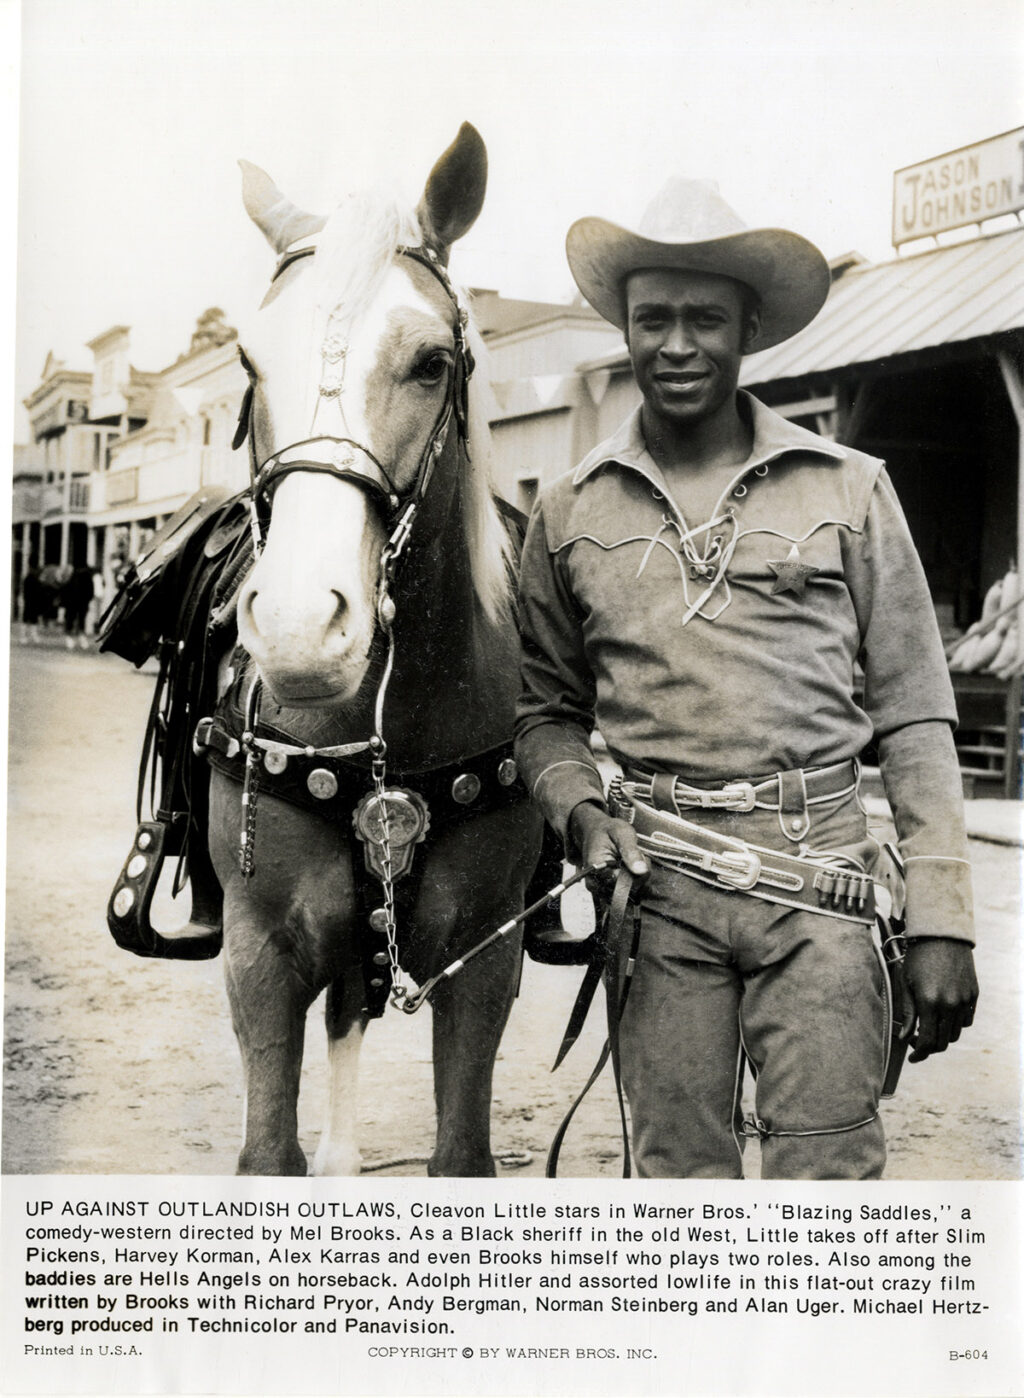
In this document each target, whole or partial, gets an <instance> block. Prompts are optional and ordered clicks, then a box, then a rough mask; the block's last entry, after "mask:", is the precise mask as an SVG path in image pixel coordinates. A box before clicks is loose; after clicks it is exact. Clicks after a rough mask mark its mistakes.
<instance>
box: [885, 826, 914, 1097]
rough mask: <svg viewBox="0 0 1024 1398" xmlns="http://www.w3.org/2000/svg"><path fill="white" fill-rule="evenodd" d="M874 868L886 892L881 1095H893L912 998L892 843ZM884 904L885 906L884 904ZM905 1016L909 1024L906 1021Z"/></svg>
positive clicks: (900, 864)
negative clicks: (885, 1017)
mask: <svg viewBox="0 0 1024 1398" xmlns="http://www.w3.org/2000/svg"><path fill="white" fill-rule="evenodd" d="M882 849H883V853H882V857H881V859H880V860H879V865H878V868H877V869H876V870H875V880H876V883H877V884H879V885H880V886H881V888H882V889H883V890H885V892H887V893H888V899H886V898H884V897H880V898H879V899H878V903H877V913H876V924H877V927H878V936H879V941H880V944H881V954H882V964H883V967H884V969H885V975H886V978H887V981H888V984H887V986H886V992H887V999H888V1010H889V1035H888V1038H889V1042H888V1045H887V1053H886V1067H885V1077H884V1079H883V1082H882V1096H883V1097H893V1096H895V1094H896V1088H897V1086H898V1084H899V1080H900V1074H901V1073H902V1071H903V1063H904V1060H905V1059H906V1056H907V1048H908V1046H909V1043H910V1031H911V1030H912V1029H913V1018H914V1014H913V1003H914V1002H913V999H912V998H911V995H910V992H909V990H908V989H907V981H906V970H905V967H906V952H907V942H906V935H905V934H906V929H907V920H906V917H905V916H904V908H905V890H904V881H903V861H902V860H901V859H900V856H899V853H898V851H897V850H896V848H895V846H893V845H891V844H889V843H886V844H885V845H883V847H882ZM887 903H888V908H887V907H886V904H887ZM908 1018H909V1021H910V1022H909V1023H908V1022H907V1021H908Z"/></svg>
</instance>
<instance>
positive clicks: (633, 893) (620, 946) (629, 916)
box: [544, 868, 640, 1179]
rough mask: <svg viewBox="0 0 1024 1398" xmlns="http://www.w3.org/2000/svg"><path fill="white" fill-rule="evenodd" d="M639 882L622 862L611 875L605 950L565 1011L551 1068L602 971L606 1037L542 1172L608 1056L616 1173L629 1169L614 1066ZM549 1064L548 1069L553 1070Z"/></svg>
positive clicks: (552, 1173)
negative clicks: (617, 1135) (618, 1152)
mask: <svg viewBox="0 0 1024 1398" xmlns="http://www.w3.org/2000/svg"><path fill="white" fill-rule="evenodd" d="M639 895H640V884H639V882H638V880H637V879H636V878H634V876H633V875H632V874H631V873H630V872H629V870H628V869H626V868H620V869H619V870H618V875H617V877H616V880H615V888H614V890H613V892H612V896H611V901H610V902H609V904H608V911H607V914H606V918H607V921H606V932H605V939H604V940H605V951H604V955H603V956H602V955H601V954H600V953H598V954H597V955H595V957H594V959H593V960H592V961H591V962H590V964H589V965H588V967H587V970H586V974H585V975H584V977H583V980H582V982H581V983H580V989H579V993H578V995H577V997H576V1003H575V1005H574V1006H573V1009H572V1013H571V1014H570V1016H569V1024H568V1026H567V1027H566V1031H565V1034H564V1036H563V1039H562V1043H561V1046H560V1048H559V1050H558V1057H557V1058H556V1060H555V1064H554V1068H557V1067H558V1065H559V1064H560V1063H561V1061H562V1059H563V1058H564V1057H565V1055H566V1054H567V1053H568V1052H569V1049H570V1048H571V1047H572V1045H573V1044H574V1043H575V1041H576V1039H577V1037H578V1036H579V1033H580V1030H581V1029H582V1028H583V1021H584V1020H585V1019H586V1016H587V1010H588V1009H589V1008H590V1002H591V1000H592V998H593V995H594V991H595V990H596V989H597V981H598V979H599V978H600V975H601V973H602V971H603V973H604V982H605V991H606V993H607V999H608V1037H607V1039H606V1040H605V1041H604V1047H603V1048H602V1049H601V1052H600V1054H599V1055H598V1059H597V1062H596V1063H595V1065H594V1068H593V1071H592V1072H591V1074H590V1077H589V1078H588V1079H587V1081H586V1082H585V1083H584V1084H583V1087H582V1089H581V1091H580V1093H579V1095H578V1096H577V1098H576V1100H575V1101H574V1102H573V1104H572V1106H571V1107H570V1108H569V1110H568V1112H566V1114H565V1117H564V1118H563V1120H562V1124H561V1125H560V1126H559V1128H558V1130H557V1131H556V1132H555V1135H554V1139H553V1140H552V1142H551V1146H550V1149H549V1150H548V1158H547V1164H546V1166H545V1169H544V1174H545V1177H546V1178H547V1179H554V1178H555V1177H556V1176H557V1174H558V1157H559V1155H560V1154H561V1150H562V1142H563V1141H564V1140H565V1135H566V1132H567V1131H568V1130H569V1126H570V1124H571V1122H572V1119H573V1117H574V1116H575V1115H576V1110H577V1108H578V1107H579V1105H580V1103H581V1102H582V1101H583V1099H584V1097H586V1095H587V1093H588V1092H589V1091H590V1089H591V1088H592V1087H593V1086H594V1084H595V1083H596V1082H597V1080H598V1078H599V1077H600V1076H601V1074H602V1072H603V1071H604V1065H605V1064H606V1063H607V1062H608V1059H609V1058H611V1060H612V1071H613V1073H614V1075H615V1095H616V1098H617V1100H618V1104H619V1123H620V1126H621V1130H622V1178H623V1179H629V1177H630V1174H631V1172H632V1170H631V1161H630V1150H629V1128H628V1126H627V1125H626V1104H625V1098H624V1096H623V1091H622V1078H621V1073H620V1066H619V1025H620V1024H621V1022H622V1016H623V1014H624V1013H625V1010H626V1000H627V999H628V997H629V988H630V986H631V985H632V982H633V969H634V966H635V964H636V954H637V948H638V947H639V944H640V903H639ZM554 1068H552V1072H554Z"/></svg>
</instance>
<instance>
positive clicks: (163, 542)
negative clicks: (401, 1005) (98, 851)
mask: <svg viewBox="0 0 1024 1398" xmlns="http://www.w3.org/2000/svg"><path fill="white" fill-rule="evenodd" d="M505 508H506V510H509V511H510V510H511V507H508V506H506V507H505ZM503 513H504V511H503ZM517 522H518V521H511V522H510V527H511V526H512V525H514V524H515V523H517ZM252 561H253V550H252V540H251V534H250V530H249V509H248V495H247V493H246V492H242V493H240V494H237V495H228V493H227V492H226V491H224V490H220V489H216V488H210V489H206V490H202V491H199V492H198V493H197V494H196V495H194V496H193V497H192V498H191V499H190V500H189V501H187V502H186V504H185V505H184V506H183V507H182V508H181V510H179V511H178V513H177V514H176V515H174V516H172V518H171V519H170V520H168V522H167V523H166V524H165V525H164V527H163V528H162V529H161V530H160V531H159V532H158V533H157V534H155V535H154V536H153V537H152V538H151V539H150V540H149V542H148V544H147V545H146V548H145V550H144V551H143V553H142V554H141V555H140V556H139V557H138V558H137V559H136V560H135V561H134V562H133V563H132V564H131V566H130V567H129V568H128V569H127V570H126V571H125V573H124V575H123V577H122V579H121V584H120V590H119V592H118V595H117V596H116V598H115V599H114V601H113V603H112V604H111V606H110V607H109V608H108V610H107V612H106V613H105V614H104V616H103V617H102V618H101V621H100V631H99V649H100V650H104V651H112V652H113V653H114V654H116V655H120V656H122V657H123V658H124V659H127V660H130V661H131V662H132V663H133V664H134V665H135V666H136V667H137V668H138V667H140V666H141V665H143V664H144V663H145V662H146V661H148V660H150V659H152V658H153V657H154V656H156V657H157V658H158V664H159V669H158V676H157V681H156V685H155V689H154V694H153V701H152V704H151V706H150V712H149V718H148V721H147V725H146V733H145V738H144V740H143V746H142V755H141V759H140V764H139V780H138V790H137V794H136V819H137V821H138V822H139V823H138V828H137V830H136V833H135V838H134V840H133V841H132V846H131V849H130V851H129V853H128V856H127V858H126V859H125V862H124V865H123V866H122V869H121V872H120V874H119V876H118V879H117V882H116V883H115V885H114V889H113V892H112V893H111V896H110V900H109V903H108V906H107V923H108V926H109V928H110V931H111V934H112V935H113V937H114V940H115V942H117V944H118V946H120V947H122V948H124V949H125V950H126V951H131V952H134V953H135V954H136V955H138V956H145V957H164V958H169V959H178V960H190V961H192V960H202V959H207V958H209V957H213V956H216V955H217V954H218V952H219V951H220V947H221V942H222V920H223V919H222V906H223V895H222V891H221V888H220V884H219V882H218V880H217V877H216V874H215V873H214V870H213V867H212V864H211V862H210V858H209V853H208V850H207V834H208V824H209V780H208V776H209V766H210V765H212V766H215V767H216V768H217V769H218V770H219V771H221V772H222V773H224V775H226V776H228V777H230V778H232V779H234V780H236V781H239V782H241V781H242V779H243V768H244V761H243V759H242V758H241V754H240V744H239V738H240V736H241V731H242V727H243V726H244V725H243V721H242V711H241V702H240V697H239V684H238V681H237V680H236V681H235V682H234V683H233V684H232V685H229V688H228V690H227V692H226V693H225V694H224V695H223V696H222V697H221V698H220V699H219V700H218V695H217V670H218V662H219V660H220V659H221V658H222V657H224V656H226V655H227V654H228V652H229V651H230V650H231V649H232V647H234V646H235V613H236V604H237V596H238V593H239V590H240V588H241V585H242V583H243V581H244V579H245V577H246V575H247V573H248V571H249V569H250V567H251V565H252ZM244 658H245V657H244V652H242V651H237V652H236V654H235V655H234V656H233V657H232V661H233V663H232V670H233V672H234V674H235V675H236V676H240V675H241V674H242V672H243V662H244ZM261 731H262V730H261ZM268 731H270V730H268ZM278 736H281V737H284V736H286V735H278ZM311 765H312V764H310V763H309V762H307V761H304V760H303V759H302V758H301V757H300V758H297V759H293V760H290V761H289V762H287V763H286V764H283V765H281V766H279V767H278V768H277V770H276V771H275V770H270V769H269V768H268V769H266V770H264V771H263V772H261V777H260V782H261V787H262V788H263V789H264V790H265V791H267V793H268V794H269V795H273V796H275V797H277V798H278V799H280V800H284V801H286V802H289V803H291V804H295V805H299V806H302V807H303V808H304V809H307V810H310V811H314V812H315V813H316V814H317V815H319V816H321V817H322V818H325V819H328V820H331V821H333V822H335V823H339V824H349V825H350V824H351V823H352V822H353V819H355V820H356V821H357V826H356V833H357V835H358V833H359V825H358V817H359V813H360V809H361V807H362V806H364V805H365V802H366V798H367V796H368V793H370V792H371V791H372V782H371V781H370V775H369V769H368V767H367V766H366V765H365V764H361V763H358V762H345V761H337V760H335V761H332V760H330V759H324V758H318V759H317V760H316V763H315V771H312V770H307V768H310V767H311ZM311 778H313V780H312V781H311ZM325 780H326V782H327V784H328V787H329V788H332V789H331V790H330V795H329V796H327V797H326V798H325V796H324V786H323V785H322V783H323V782H324V781H325ZM391 782H392V784H394V785H398V786H399V787H402V786H404V785H406V784H408V785H409V786H410V787H413V788H415V789H416V792H418V793H419V794H420V795H421V797H422V798H423V800H424V803H425V805H426V807H427V809H428V810H429V817H428V819H427V827H428V828H427V829H426V830H425V831H424V838H425V840H426V842H427V843H429V842H430V838H431V835H430V828H431V822H432V830H433V833H434V835H435V836H436V834H437V833H438V832H439V831H440V830H442V829H445V828H450V827H451V826H452V825H453V824H456V823H459V822H460V821H462V820H465V819H470V818H472V817H474V816H477V815H480V814H482V813H484V812H485V811H489V810H495V809H498V808H500V807H501V806H504V805H508V804H511V803H513V802H518V801H521V800H525V799H527V793H526V790H525V787H524V786H523V784H522V782H521V780H520V779H519V777H518V775H517V773H516V771H515V765H514V763H513V762H512V760H511V744H508V743H506V744H503V745H501V747H499V748H496V749H493V750H491V751H489V752H485V753H480V754H477V755H476V756H475V757H470V758H466V759H461V760H459V761H457V762H455V763H450V764H446V765H444V766H442V767H440V768H437V769H433V770H431V771H428V772H415V773H400V772H396V773H393V774H392V775H391ZM314 793H316V794H314ZM467 796H468V797H469V799H467ZM147 806H148V809H149V812H150V815H149V818H148V819H145V818H144V817H143V811H144V809H145V808H146V807H147ZM363 823H364V824H365V823H366V822H365V821H364V822H363ZM367 849H369V844H368V845H367ZM170 857H175V858H177V861H178V865H177V869H176V871H175V877H174V883H173V891H174V893H175V894H178V893H179V892H180V891H181V890H182V889H183V888H184V886H185V883H186V881H187V882H188V884H189V885H190V889H191V898H192V907H191V916H190V919H189V922H188V924H187V926H186V927H185V928H184V929H182V931H181V932H179V933H175V934H174V935H173V936H164V935H163V934H161V933H159V932H157V931H156V930H155V929H154V928H153V926H152V923H151V921H150V909H151V904H152V899H153V895H154V892H155V889H156V885H157V881H158V878H159V875H160V871H161V868H162V866H163V864H164V861H165V860H166V859H167V858H170ZM361 863H362V861H359V860H355V861H354V867H355V868H356V875H357V877H356V894H357V902H358V905H359V907H360V910H361V912H362V913H363V914H364V916H363V917H362V918H361V922H362V925H363V928H364V935H363V937H362V943H363V948H362V949H363V957H362V960H363V964H364V980H365V982H366V992H367V1004H366V1011H367V1013H369V1014H371V1015H379V1014H381V1013H383V1010H384V1006H385V1003H386V997H387V991H388V988H389V980H390V976H389V972H388V969H387V966H386V964H384V963H386V961H387V957H386V955H385V956H384V958H383V962H382V960H381V953H382V950H383V943H382V942H381V940H380V935H379V934H380V929H379V927H377V926H375V919H374V917H373V912H374V910H375V908H376V906H377V904H379V902H380V897H381V890H380V884H379V882H378V879H377V878H376V877H374V875H373V873H372V860H371V859H369V858H368V859H367V868H366V869H363V868H362V867H361ZM421 867H422V860H419V861H416V863H415V864H414V865H413V866H412V869H411V870H410V872H409V873H408V874H407V875H406V876H405V877H403V878H402V879H401V881H400V882H399V883H397V884H396V901H397V903H398V905H399V911H400V912H403V913H404V912H407V911H408V910H409V909H410V908H411V906H412V904H413V903H414V901H415V894H416V890H417V888H418V884H419V870H420V868H421ZM561 870H562V849H561V844H560V841H559V840H558V838H557V836H556V835H555V834H554V831H552V830H551V829H550V827H548V826H545V829H544V843H543V848H542V853H541V858H540V861H539V863H538V866H537V869H536V872H535V873H534V876H533V878H532V880H531V883H530V886H529V889H528V892H527V900H526V901H527V903H528V904H529V903H531V902H533V901H535V900H536V899H537V898H539V897H540V895H541V893H542V892H543V891H544V890H545V889H548V888H550V887H551V886H552V884H555V883H557V882H558V880H559V878H560V877H561ZM553 921H554V923H555V924H556V926H555V927H552V922H553ZM557 924H558V915H557V911H556V912H555V914H554V918H552V915H551V914H550V913H547V912H546V911H542V912H540V913H538V914H536V915H535V916H534V917H532V918H531V919H530V920H529V921H528V923H527V925H526V929H525V938H524V942H525V945H526V948H527V950H528V952H529V954H530V955H531V956H533V957H535V958H536V959H538V960H561V959H563V956H564V953H563V956H560V955H559V949H558V948H557V947H556V948H555V949H554V950H552V949H551V948H550V942H551V939H552V938H554V941H555V942H556V943H558V942H559V941H560V940H561V934H560V927H559V926H558V925H557Z"/></svg>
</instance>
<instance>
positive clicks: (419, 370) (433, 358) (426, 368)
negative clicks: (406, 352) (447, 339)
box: [412, 350, 448, 384]
mask: <svg viewBox="0 0 1024 1398" xmlns="http://www.w3.org/2000/svg"><path fill="white" fill-rule="evenodd" d="M447 369H448V356H447V355H446V354H444V353H442V351H441V350H433V351H431V353H429V354H425V355H424V356H423V358H422V359H420V360H418V361H417V362H416V364H415V365H414V366H413V371H412V377H413V378H414V379H416V380H418V382H419V383H423V384H436V383H440V382H441V380H442V379H443V378H444V376H445V373H446V371H447Z"/></svg>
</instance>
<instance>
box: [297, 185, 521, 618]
mask: <svg viewBox="0 0 1024 1398" xmlns="http://www.w3.org/2000/svg"><path fill="white" fill-rule="evenodd" d="M422 238H423V235H422V232H421V229H420V226H419V222H418V220H417V218H416V216H415V214H412V213H407V214H403V213H402V212H401V210H400V208H399V205H398V202H397V201H396V200H395V199H394V198H392V197H390V196H388V195H384V194H381V193H374V192H366V193H363V194H355V195H350V196H349V198H347V199H345V200H344V201H343V202H342V203H341V204H339V205H338V207H337V208H336V209H335V210H334V212H333V213H332V214H331V215H330V217H329V218H328V220H327V222H326V224H325V226H324V229H323V232H322V233H321V234H320V237H319V239H318V241H317V255H316V257H315V258H314V259H313V268H314V276H315V277H316V297H317V304H318V307H319V309H320V311H321V312H322V314H323V315H324V316H325V317H326V318H327V319H328V320H330V319H331V318H332V317H336V318H343V319H345V320H350V319H352V320H354V319H355V318H356V317H357V316H358V315H359V314H360V313H361V311H362V310H363V309H364V308H365V307H366V306H368V305H369V303H370V302H371V301H372V299H373V297H374V296H375V295H376V293H377V291H378V289H379V287H380V284H381V282H382V280H383V278H384V275H385V273H386V272H387V269H388V267H389V266H390V265H391V262H392V259H393V258H394V256H395V253H396V251H397V249H398V248H399V247H401V246H413V247H415V246H417V245H419V244H420V243H421V242H422ZM457 295H458V297H459V303H460V305H463V306H465V305H467V304H468V298H467V297H466V295H465V293H464V292H462V291H461V290H458V289H457ZM468 340H469V345H470V348H471V350H472V354H473V358H474V361H475V364H476V371H475V373H474V375H473V377H472V378H471V379H470V383H469V422H468V433H467V438H468V440H467V449H468V461H467V460H466V457H465V455H464V457H463V463H462V464H463V491H462V504H463V511H462V525H463V529H464V531H465V540H466V548H467V552H468V554H469V563H470V572H471V575H472V579H473V585H474V588H475V591H476V594H477V597H478V598H479V601H480V605H481V606H482V608H483V610H484V613H485V615H486V616H487V617H488V618H489V619H490V620H491V621H492V622H498V621H501V620H502V619H504V618H505V617H507V616H508V614H509V611H510V605H511V592H512V584H513V578H514V546H513V544H512V541H511V539H510V537H509V534H508V530H507V529H506V527H505V524H504V521H503V520H502V518H501V515H500V514H499V512H498V509H497V507H496V505H495V503H494V497H493V495H492V490H493V486H494V464H493V456H492V451H491V429H490V422H489V413H488V408H489V405H490V399H491V390H490V384H489V382H488V379H487V372H486V360H487V356H486V351H485V349H484V345H483V340H482V338H481V336H480V334H479V332H478V331H477V330H476V327H475V326H474V325H473V324H472V323H471V324H470V326H469V331H468Z"/></svg>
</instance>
